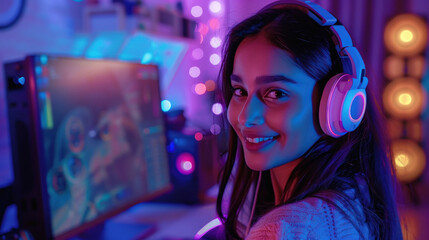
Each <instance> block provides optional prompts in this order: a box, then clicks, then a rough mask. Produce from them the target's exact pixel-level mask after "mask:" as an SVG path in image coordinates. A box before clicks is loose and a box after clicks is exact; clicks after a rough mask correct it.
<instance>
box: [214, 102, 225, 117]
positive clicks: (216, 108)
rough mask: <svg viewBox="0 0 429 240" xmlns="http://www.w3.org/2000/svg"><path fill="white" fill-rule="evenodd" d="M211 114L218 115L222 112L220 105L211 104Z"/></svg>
mask: <svg viewBox="0 0 429 240" xmlns="http://www.w3.org/2000/svg"><path fill="white" fill-rule="evenodd" d="M212 112H213V113H214V114H216V115H220V114H221V113H222V112H223V107H222V104H220V103H215V104H213V106H212Z"/></svg>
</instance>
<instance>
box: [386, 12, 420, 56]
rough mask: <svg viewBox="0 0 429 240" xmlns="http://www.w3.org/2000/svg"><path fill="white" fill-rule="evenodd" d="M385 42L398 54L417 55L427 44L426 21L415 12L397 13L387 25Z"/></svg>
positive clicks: (390, 49)
mask: <svg viewBox="0 0 429 240" xmlns="http://www.w3.org/2000/svg"><path fill="white" fill-rule="evenodd" d="M384 42H385V44H386V47H387V49H389V51H391V52H393V53H395V54H397V55H401V56H412V55H416V54H418V53H420V52H422V51H423V49H424V48H425V47H426V44H427V26H426V22H425V21H424V20H423V19H422V18H421V17H419V16H417V15H414V14H401V15H397V16H396V17H394V18H393V19H392V20H390V21H389V23H388V24H387V25H386V28H385V30H384Z"/></svg>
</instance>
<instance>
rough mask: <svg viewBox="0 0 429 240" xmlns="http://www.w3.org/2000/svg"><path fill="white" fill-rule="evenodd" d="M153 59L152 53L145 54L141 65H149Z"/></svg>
mask: <svg viewBox="0 0 429 240" xmlns="http://www.w3.org/2000/svg"><path fill="white" fill-rule="evenodd" d="M152 58H153V55H152V53H145V54H144V55H143V58H142V61H141V63H142V64H149V63H150V62H151V61H152Z"/></svg>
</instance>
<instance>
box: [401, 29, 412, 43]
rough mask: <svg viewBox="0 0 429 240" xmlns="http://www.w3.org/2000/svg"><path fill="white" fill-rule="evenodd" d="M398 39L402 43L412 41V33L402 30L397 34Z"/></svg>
mask: <svg viewBox="0 0 429 240" xmlns="http://www.w3.org/2000/svg"><path fill="white" fill-rule="evenodd" d="M399 39H401V41H402V42H405V43H407V42H411V40H413V33H412V32H411V31H410V30H407V29H406V30H402V31H401V33H400V34H399Z"/></svg>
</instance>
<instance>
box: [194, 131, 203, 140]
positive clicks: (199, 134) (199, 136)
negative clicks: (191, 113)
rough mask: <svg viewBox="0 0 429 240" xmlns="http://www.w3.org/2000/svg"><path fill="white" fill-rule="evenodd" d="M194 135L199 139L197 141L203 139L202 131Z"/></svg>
mask: <svg viewBox="0 0 429 240" xmlns="http://www.w3.org/2000/svg"><path fill="white" fill-rule="evenodd" d="M194 137H195V140H197V141H201V140H203V134H202V133H200V132H197V133H195V136H194Z"/></svg>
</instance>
